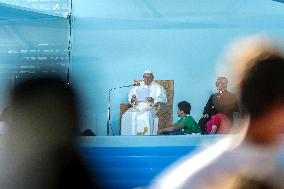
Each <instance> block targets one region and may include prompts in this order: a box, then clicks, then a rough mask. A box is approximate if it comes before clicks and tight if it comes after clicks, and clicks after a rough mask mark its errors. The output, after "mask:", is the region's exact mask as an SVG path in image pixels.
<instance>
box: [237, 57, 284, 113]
mask: <svg viewBox="0 0 284 189" xmlns="http://www.w3.org/2000/svg"><path fill="white" fill-rule="evenodd" d="M254 61H255V62H254V64H253V66H252V67H251V68H249V69H248V70H247V72H246V74H245V76H244V78H243V79H242V81H241V83H240V108H241V112H242V115H243V116H244V115H250V117H251V118H259V117H260V116H262V115H263V113H265V112H266V111H267V110H269V109H270V108H271V106H273V105H275V103H277V102H280V101H283V102H284V76H283V75H284V58H283V57H281V56H279V55H273V56H272V55H271V56H269V57H266V58H262V59H259V60H257V59H256V60H254Z"/></svg>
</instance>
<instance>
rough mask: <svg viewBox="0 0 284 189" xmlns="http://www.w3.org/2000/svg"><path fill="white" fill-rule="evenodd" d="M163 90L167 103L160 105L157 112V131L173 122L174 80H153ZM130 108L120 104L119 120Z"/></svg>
mask: <svg viewBox="0 0 284 189" xmlns="http://www.w3.org/2000/svg"><path fill="white" fill-rule="evenodd" d="M137 82H141V80H134V83H137ZM155 82H157V83H159V84H160V85H162V86H163V87H164V88H165V91H166V95H167V99H168V101H167V103H166V104H165V105H162V106H161V108H158V110H157V116H158V118H159V129H161V128H164V127H166V126H169V125H171V124H172V122H173V98H174V80H155ZM130 107H131V105H130V104H128V103H127V104H126V103H124V104H120V120H121V117H122V115H123V114H124V113H125V112H126V111H127V110H128V109H129V108H130Z"/></svg>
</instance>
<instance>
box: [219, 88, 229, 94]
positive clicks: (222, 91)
mask: <svg viewBox="0 0 284 189" xmlns="http://www.w3.org/2000/svg"><path fill="white" fill-rule="evenodd" d="M224 92H227V89H224V90H220V91H218V93H221V94H222V93H224Z"/></svg>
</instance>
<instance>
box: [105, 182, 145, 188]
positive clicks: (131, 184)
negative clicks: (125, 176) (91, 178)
mask: <svg viewBox="0 0 284 189" xmlns="http://www.w3.org/2000/svg"><path fill="white" fill-rule="evenodd" d="M149 183H150V180H109V181H103V182H102V184H103V188H107V189H112V188H115V189H130V188H137V187H145V186H147V185H148V184H149Z"/></svg>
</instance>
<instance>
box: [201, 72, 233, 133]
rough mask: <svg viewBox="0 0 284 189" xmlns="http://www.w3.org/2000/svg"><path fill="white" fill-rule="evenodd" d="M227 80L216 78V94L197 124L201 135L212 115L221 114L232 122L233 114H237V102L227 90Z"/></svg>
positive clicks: (211, 98) (209, 100) (211, 97)
mask: <svg viewBox="0 0 284 189" xmlns="http://www.w3.org/2000/svg"><path fill="white" fill-rule="evenodd" d="M227 85H228V79H227V78H226V77H218V78H217V81H216V89H217V91H218V92H217V93H215V94H212V95H211V96H210V97H209V99H208V101H207V103H206V106H205V107H204V110H203V117H202V118H201V119H200V120H199V122H198V124H199V126H200V128H201V130H202V133H203V134H207V133H206V123H207V121H209V120H210V119H211V117H212V116H213V115H216V114H217V113H222V114H224V115H225V116H227V117H228V118H229V119H230V120H231V121H233V113H234V112H238V111H239V108H238V102H237V98H236V96H235V95H234V94H233V93H231V92H229V91H228V90H227Z"/></svg>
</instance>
